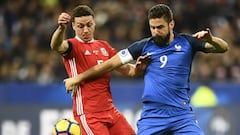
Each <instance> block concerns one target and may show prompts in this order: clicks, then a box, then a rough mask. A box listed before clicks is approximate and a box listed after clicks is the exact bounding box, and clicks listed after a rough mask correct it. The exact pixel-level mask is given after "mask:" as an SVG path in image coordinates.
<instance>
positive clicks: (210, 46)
mask: <svg viewBox="0 0 240 135" xmlns="http://www.w3.org/2000/svg"><path fill="white" fill-rule="evenodd" d="M192 36H193V37H195V38H197V39H198V40H200V41H203V42H206V44H205V48H206V49H207V52H209V53H224V52H226V51H227V50H228V44H227V42H226V41H224V40H223V39H221V38H219V37H215V36H213V35H212V33H211V31H210V29H209V28H207V29H206V30H203V31H200V32H197V33H195V34H193V35H192Z"/></svg>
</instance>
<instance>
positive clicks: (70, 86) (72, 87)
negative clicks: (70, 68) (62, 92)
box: [63, 77, 79, 97]
mask: <svg viewBox="0 0 240 135" xmlns="http://www.w3.org/2000/svg"><path fill="white" fill-rule="evenodd" d="M63 82H64V84H65V87H66V92H67V93H69V92H70V91H72V97H74V96H76V94H77V91H78V87H79V86H78V82H77V80H76V79H75V78H74V77H72V78H67V79H64V80H63Z"/></svg>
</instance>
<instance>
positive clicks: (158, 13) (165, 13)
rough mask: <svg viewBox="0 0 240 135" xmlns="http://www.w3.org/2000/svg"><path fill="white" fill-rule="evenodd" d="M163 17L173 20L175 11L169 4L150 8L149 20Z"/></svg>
mask: <svg viewBox="0 0 240 135" xmlns="http://www.w3.org/2000/svg"><path fill="white" fill-rule="evenodd" d="M162 17H163V18H164V20H165V21H166V22H168V23H169V22H171V21H172V20H173V12H172V10H171V9H170V7H169V6H167V5H165V4H158V5H155V6H153V7H152V8H150V9H149V10H148V20H150V19H156V18H162Z"/></svg>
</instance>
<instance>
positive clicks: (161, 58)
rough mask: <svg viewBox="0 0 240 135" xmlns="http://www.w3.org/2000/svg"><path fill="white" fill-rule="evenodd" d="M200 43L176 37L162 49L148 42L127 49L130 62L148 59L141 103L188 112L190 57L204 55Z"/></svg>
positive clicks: (187, 38) (191, 59) (201, 43)
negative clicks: (198, 53) (142, 57)
mask: <svg viewBox="0 0 240 135" xmlns="http://www.w3.org/2000/svg"><path fill="white" fill-rule="evenodd" d="M204 45H205V43H204V42H200V41H198V40H197V39H195V38H193V37H191V36H189V35H185V34H179V35H176V34H175V37H174V40H173V41H172V42H171V43H169V44H166V45H164V46H162V47H161V46H158V45H156V44H155V43H154V41H153V39H152V38H146V39H143V40H141V41H137V42H135V43H133V44H132V45H131V46H130V47H128V51H129V53H130V54H131V56H132V58H133V59H134V60H136V59H137V58H138V57H139V56H143V55H149V56H150V57H151V59H152V60H151V62H150V63H149V65H148V66H147V68H146V71H145V74H144V81H145V82H144V84H145V86H144V92H143V96H142V99H143V102H153V103H160V104H163V105H169V106H175V107H179V108H184V109H185V108H189V107H190V105H189V103H190V99H189V94H188V92H189V89H190V86H189V78H190V72H191V65H192V61H193V57H194V55H195V53H196V52H197V51H203V52H204Z"/></svg>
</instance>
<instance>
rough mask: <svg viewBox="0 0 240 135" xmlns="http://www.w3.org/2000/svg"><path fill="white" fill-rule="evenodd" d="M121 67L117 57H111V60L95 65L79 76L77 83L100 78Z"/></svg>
mask: <svg viewBox="0 0 240 135" xmlns="http://www.w3.org/2000/svg"><path fill="white" fill-rule="evenodd" d="M121 65H122V63H121V61H120V59H119V57H118V55H115V56H113V57H112V58H111V59H109V60H107V61H105V62H103V63H102V64H100V65H96V66H94V67H92V68H90V69H88V70H87V71H85V72H83V73H81V74H79V75H78V76H77V80H78V82H82V81H86V80H91V79H94V78H96V77H100V76H102V75H104V74H106V73H108V72H111V71H113V70H114V69H116V68H118V67H120V66H121Z"/></svg>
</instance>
